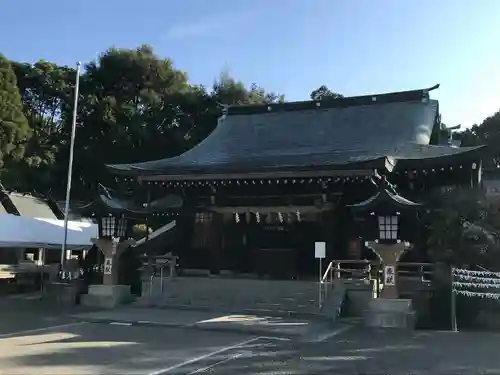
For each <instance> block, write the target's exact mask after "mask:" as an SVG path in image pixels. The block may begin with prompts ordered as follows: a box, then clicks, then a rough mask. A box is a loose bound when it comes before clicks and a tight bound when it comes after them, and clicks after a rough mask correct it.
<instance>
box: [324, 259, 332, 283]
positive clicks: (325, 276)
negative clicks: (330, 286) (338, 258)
mask: <svg viewBox="0 0 500 375" xmlns="http://www.w3.org/2000/svg"><path fill="white" fill-rule="evenodd" d="M332 269H333V262H330V263H328V267H327V268H326V271H325V273H324V274H323V277H322V278H321V282H322V283H324V282H325V280H326V279H327V277H328V275H329V274H330V272H331V271H332Z"/></svg>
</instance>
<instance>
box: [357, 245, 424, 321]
mask: <svg viewBox="0 0 500 375" xmlns="http://www.w3.org/2000/svg"><path fill="white" fill-rule="evenodd" d="M369 246H370V247H371V248H372V249H373V250H374V251H375V252H376V253H377V254H378V255H379V257H380V258H381V260H382V263H383V266H384V267H387V266H393V267H394V268H393V269H394V285H386V284H385V282H384V280H383V281H382V282H383V283H384V286H383V289H382V291H381V295H380V297H381V298H375V299H372V300H371V301H370V305H369V310H368V314H367V316H366V321H365V323H366V324H367V325H368V326H371V327H383V328H390V327H392V328H406V329H412V328H414V327H415V311H414V310H413V307H412V300H411V299H400V298H398V278H397V264H398V261H399V258H400V257H401V256H402V255H403V253H404V252H405V250H406V247H405V245H404V243H397V244H393V245H387V244H379V243H375V242H372V243H370V244H369ZM384 276H385V274H384Z"/></svg>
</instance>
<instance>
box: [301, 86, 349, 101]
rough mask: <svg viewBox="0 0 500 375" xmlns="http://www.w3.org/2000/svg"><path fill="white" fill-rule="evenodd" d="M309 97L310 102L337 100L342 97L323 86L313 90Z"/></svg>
mask: <svg viewBox="0 0 500 375" xmlns="http://www.w3.org/2000/svg"><path fill="white" fill-rule="evenodd" d="M309 96H310V98H311V100H324V99H339V98H343V97H344V96H343V95H341V94H339V93H336V92H333V91H332V90H330V89H329V88H328V87H327V86H325V85H322V86H320V87H318V88H317V89H316V90H313V91H312V92H311V94H310V95H309Z"/></svg>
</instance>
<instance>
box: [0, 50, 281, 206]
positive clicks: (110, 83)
mask: <svg viewBox="0 0 500 375" xmlns="http://www.w3.org/2000/svg"><path fill="white" fill-rule="evenodd" d="M11 64H12V70H11V69H10V65H8V61H7V60H5V59H3V60H2V65H1V72H2V73H1V74H2V75H1V76H0V77H2V81H0V82H1V85H0V88H1V89H2V90H4V91H5V92H6V93H5V94H1V91H0V97H8V98H9V106H13V107H15V108H17V109H16V110H15V111H13V112H12V113H11V114H10V115H6V114H5V115H3V114H2V118H1V120H2V122H3V123H5V125H2V129H3V135H0V153H2V157H1V158H0V159H1V160H0V161H3V162H5V168H4V169H3V171H2V174H1V176H0V179H1V180H2V182H4V183H5V185H7V187H9V188H14V189H17V190H21V191H31V190H36V191H39V192H48V191H51V192H52V194H53V195H55V196H63V194H64V184H61V183H60V181H65V180H66V175H67V168H68V156H69V139H70V133H71V123H72V111H73V100H74V98H73V95H74V85H75V79H76V71H75V69H73V68H69V67H67V66H59V65H57V64H54V63H51V62H47V61H42V60H41V61H38V62H36V63H34V64H28V63H22V62H15V61H13V62H11ZM4 65H5V66H7V65H8V66H9V69H8V70H7V69H6V68H4ZM4 71H5V72H8V77H7V76H6V77H7V78H5V79H4V74H7V73H4ZM16 77H17V83H18V87H17V88H16V87H15V82H16ZM4 82H9V83H11V85H10V86H9V88H4ZM12 83H13V85H12ZM283 100H284V97H283V95H280V94H277V93H274V92H268V91H266V90H265V89H264V88H262V87H260V86H258V85H257V84H252V85H250V86H249V87H247V86H245V84H244V83H243V82H241V81H238V80H236V79H234V78H233V77H231V76H230V75H229V74H228V73H227V72H224V73H222V74H221V75H220V77H219V79H218V80H217V81H216V82H215V83H214V85H213V87H212V89H211V91H208V90H206V88H205V87H202V86H199V85H194V84H191V83H189V81H188V77H187V74H186V73H185V72H182V71H180V70H179V69H176V68H175V66H174V64H173V62H172V60H170V59H166V58H162V57H160V56H158V55H156V54H155V53H154V51H153V49H152V48H151V47H150V46H147V45H143V46H139V47H138V48H135V49H120V48H110V49H108V50H107V51H104V52H103V53H102V54H101V55H100V56H99V57H98V58H97V59H96V60H95V61H91V62H89V63H87V64H85V65H84V67H83V72H82V74H81V76H80V94H79V98H78V121H77V136H76V141H75V155H74V156H75V157H74V165H73V190H72V194H73V197H75V199H84V200H86V199H89V197H91V196H92V194H93V193H94V192H95V188H96V184H97V182H98V181H99V180H102V179H104V178H105V177H106V174H105V173H104V170H103V167H104V165H105V164H106V163H130V162H138V161H145V160H153V159H160V158H166V157H171V156H175V155H179V154H181V153H182V152H184V151H186V150H187V149H189V148H191V147H193V146H194V145H196V144H197V143H199V142H200V141H202V140H203V139H204V138H205V137H206V136H207V135H208V134H210V133H211V132H212V131H213V129H214V128H215V126H216V125H217V119H218V117H219V116H220V115H221V105H222V104H263V103H275V102H280V101H283ZM16 103H17V104H16ZM16 106H17V107H16ZM13 124H16V125H17V127H12V129H11V128H9V127H8V125H9V126H10V125H13ZM13 129H19V130H16V132H13V131H11V130H13ZM30 129H31V130H30ZM7 130H8V131H9V133H8V134H7V133H6V131H7ZM23 132H24V133H23ZM29 135H32V136H31V137H28V136H29ZM10 140H12V141H10ZM9 142H10V143H9ZM23 152H24V157H21V156H23ZM8 155H11V156H12V157H9V158H7V156H8Z"/></svg>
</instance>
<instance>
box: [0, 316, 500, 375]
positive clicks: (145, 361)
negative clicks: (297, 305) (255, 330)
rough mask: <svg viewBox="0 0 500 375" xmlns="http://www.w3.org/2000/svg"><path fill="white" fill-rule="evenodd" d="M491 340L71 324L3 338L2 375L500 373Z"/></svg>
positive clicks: (489, 336) (425, 334) (442, 335)
mask: <svg viewBox="0 0 500 375" xmlns="http://www.w3.org/2000/svg"><path fill="white" fill-rule="evenodd" d="M499 339H500V336H499V335H496V334H484V333H483V334H476V333H456V334H455V333H450V332H416V333H407V332H406V333H405V332H398V331H393V330H387V331H383V330H380V331H379V330H370V331H366V330H364V331H363V330H360V329H358V328H353V329H351V330H347V331H344V332H339V333H338V334H336V335H335V332H331V333H330V337H325V338H324V340H323V341H322V342H302V341H300V340H299V341H294V340H290V341H286V340H284V339H283V338H282V339H281V340H278V339H277V338H270V337H258V336H250V335H248V336H245V335H242V334H235V333H227V332H216V333H214V332H209V331H204V330H185V329H179V328H162V329H158V328H154V327H143V326H138V327H137V326H117V325H110V324H96V323H73V324H72V325H67V326H65V327H59V328H54V329H45V330H39V331H36V332H31V333H29V332H28V333H21V334H14V335H9V336H2V337H0V368H1V371H0V373H2V374H12V375H14V374H19V375H20V374H41V375H48V374H71V375H77V374H82V375H83V374H93V375H94V374H102V375H112V374H123V375H131V374H138V375H139V374H140V375H162V374H177V375H181V374H184V375H187V374H218V375H233V374H241V375H250V374H252V375H256V374H259V375H264V374H266V375H270V374H276V375H284V374H290V375H299V374H315V375H320V374H347V375H354V374H356V375H382V374H384V375H385V374H433V375H456V374H474V375H476V374H500V359H499V358H498V355H497V347H498V346H497V343H498V340H499Z"/></svg>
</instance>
